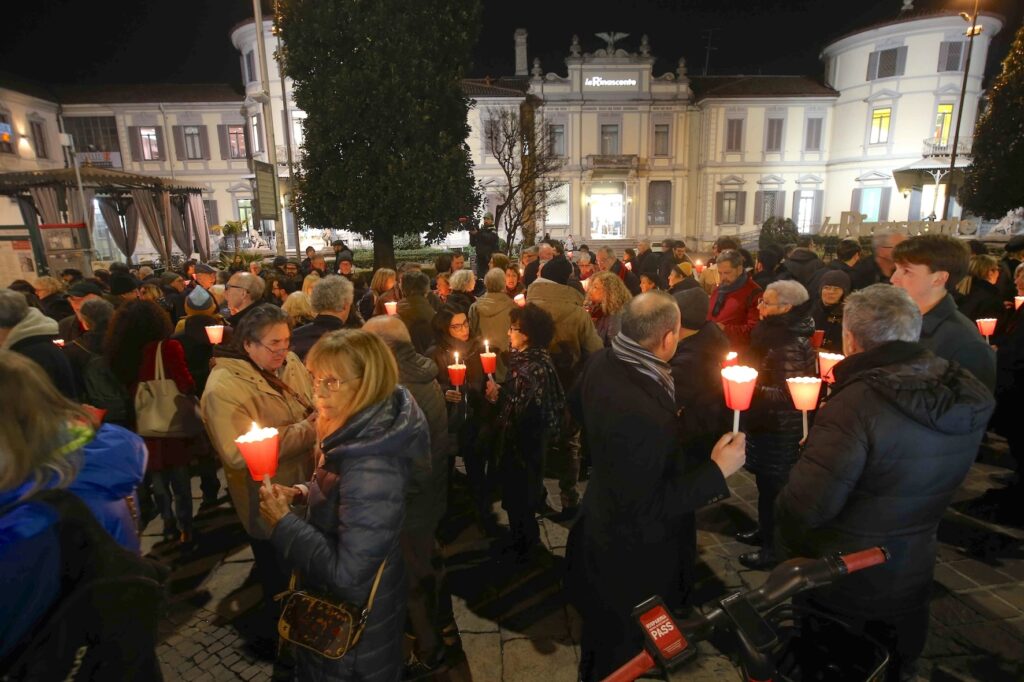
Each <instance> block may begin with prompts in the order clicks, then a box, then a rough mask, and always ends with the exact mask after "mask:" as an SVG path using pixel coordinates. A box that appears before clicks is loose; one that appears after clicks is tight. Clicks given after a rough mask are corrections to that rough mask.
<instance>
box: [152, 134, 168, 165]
mask: <svg viewBox="0 0 1024 682" xmlns="http://www.w3.org/2000/svg"><path fill="white" fill-rule="evenodd" d="M156 148H157V152H158V154H157V158H155V159H153V160H154V161H166V160H167V147H165V146H164V127H163V126H157V127H156Z"/></svg>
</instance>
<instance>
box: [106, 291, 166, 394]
mask: <svg viewBox="0 0 1024 682" xmlns="http://www.w3.org/2000/svg"><path fill="white" fill-rule="evenodd" d="M172 331H174V330H173V328H172V327H171V318H170V317H168V315H167V313H166V312H165V311H164V309H163V308H161V307H160V306H159V305H157V304H156V303H154V302H153V301H130V302H128V303H125V304H124V305H122V306H121V307H120V308H118V309H117V312H115V313H114V316H113V317H112V318H111V319H110V323H109V324H108V325H107V333H106V336H105V337H104V341H103V354H104V355H105V356H106V358H107V362H108V363H109V364H110V369H111V370H112V371H113V372H114V376H115V377H117V379H118V381H120V382H121V383H122V384H124V385H125V386H129V385H131V384H133V383H135V382H136V381H138V377H139V367H141V366H142V352H143V349H144V348H145V347H146V344H148V343H152V342H153V341H163V340H165V339H167V338H168V337H170V335H171V332H172Z"/></svg>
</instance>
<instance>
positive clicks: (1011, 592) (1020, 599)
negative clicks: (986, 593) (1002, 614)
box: [992, 585, 1024, 611]
mask: <svg viewBox="0 0 1024 682" xmlns="http://www.w3.org/2000/svg"><path fill="white" fill-rule="evenodd" d="M992 593H993V594H995V595H997V596H999V597H1000V598H1002V599H1004V600H1005V601H1007V602H1009V603H1010V604H1013V605H1014V606H1016V607H1017V608H1018V609H1020V610H1021V611H1024V585H1010V586H1008V587H1000V588H997V589H995V590H993V591H992Z"/></svg>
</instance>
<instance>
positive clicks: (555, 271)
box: [539, 256, 572, 284]
mask: <svg viewBox="0 0 1024 682" xmlns="http://www.w3.org/2000/svg"><path fill="white" fill-rule="evenodd" d="M571 274H572V265H570V263H569V261H568V260H566V259H565V256H556V257H554V258H552V259H551V260H549V261H548V262H547V263H545V264H544V269H543V270H541V271H540V275H539V276H540V277H543V278H544V279H549V280H551V281H552V282H555V283H557V284H566V283H567V282H568V281H569V275H571Z"/></svg>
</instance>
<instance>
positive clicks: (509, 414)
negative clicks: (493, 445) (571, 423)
mask: <svg viewBox="0 0 1024 682" xmlns="http://www.w3.org/2000/svg"><path fill="white" fill-rule="evenodd" d="M506 385H508V386H510V387H511V388H512V391H511V393H510V394H509V399H508V400H506V401H504V403H503V404H502V407H501V421H502V423H504V424H505V425H511V424H512V423H513V420H514V418H515V417H517V416H520V415H522V414H523V413H524V412H525V411H526V410H527V409H529V408H530V407H531V406H536V407H538V408H539V409H540V411H541V423H542V424H544V425H545V426H546V427H547V428H548V429H549V430H550V431H551V433H552V434H553V435H554V436H557V434H558V431H559V429H560V427H561V424H562V414H563V412H564V410H565V392H564V391H563V390H562V384H561V383H560V382H559V381H558V375H557V374H556V373H555V366H554V364H553V363H552V362H551V355H550V354H549V353H548V350H547V348H527V349H526V350H523V351H512V353H511V354H510V356H509V368H508V381H507V384H506ZM502 392H504V390H503V391H502Z"/></svg>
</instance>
